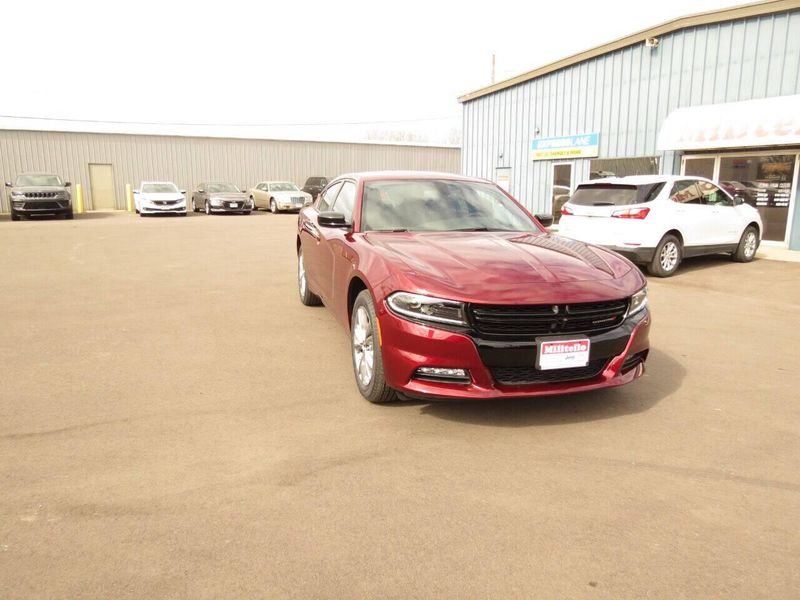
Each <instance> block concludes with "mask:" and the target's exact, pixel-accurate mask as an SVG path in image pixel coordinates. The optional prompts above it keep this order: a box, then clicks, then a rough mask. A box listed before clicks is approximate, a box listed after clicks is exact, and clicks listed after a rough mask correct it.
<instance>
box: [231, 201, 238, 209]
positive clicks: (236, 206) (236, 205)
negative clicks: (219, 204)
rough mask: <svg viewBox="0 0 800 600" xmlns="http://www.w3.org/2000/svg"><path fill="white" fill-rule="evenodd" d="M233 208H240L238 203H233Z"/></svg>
mask: <svg viewBox="0 0 800 600" xmlns="http://www.w3.org/2000/svg"><path fill="white" fill-rule="evenodd" d="M231 208H239V203H238V202H231Z"/></svg>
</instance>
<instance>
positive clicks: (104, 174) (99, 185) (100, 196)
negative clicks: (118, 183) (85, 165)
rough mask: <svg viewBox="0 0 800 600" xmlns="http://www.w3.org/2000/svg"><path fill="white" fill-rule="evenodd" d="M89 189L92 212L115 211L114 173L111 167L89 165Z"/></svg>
mask: <svg viewBox="0 0 800 600" xmlns="http://www.w3.org/2000/svg"><path fill="white" fill-rule="evenodd" d="M89 187H90V191H91V194H92V210H115V209H116V208H117V199H116V195H115V194H114V171H113V169H112V168H111V165H89Z"/></svg>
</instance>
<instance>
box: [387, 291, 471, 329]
mask: <svg viewBox="0 0 800 600" xmlns="http://www.w3.org/2000/svg"><path fill="white" fill-rule="evenodd" d="M386 304H388V305H389V308H390V309H391V310H392V312H394V313H395V314H397V315H400V316H402V317H409V318H411V319H418V320H420V321H432V322H434V323H448V324H450V325H466V324H467V322H466V319H465V318H464V304H463V303H461V302H454V301H453V300H443V299H442V298H432V297H430V296H423V295H422V294H410V293H408V292H395V293H394V294H392V295H391V296H389V297H388V298H387V299H386Z"/></svg>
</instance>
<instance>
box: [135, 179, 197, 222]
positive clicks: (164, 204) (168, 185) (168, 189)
mask: <svg viewBox="0 0 800 600" xmlns="http://www.w3.org/2000/svg"><path fill="white" fill-rule="evenodd" d="M133 204H134V206H135V207H136V212H137V213H139V214H140V215H141V216H142V217H144V216H146V215H157V214H177V215H180V216H182V217H185V216H186V190H179V189H178V186H176V185H175V184H174V183H172V182H171V181H143V182H142V184H141V185H140V186H139V189H138V190H136V191H134V192H133Z"/></svg>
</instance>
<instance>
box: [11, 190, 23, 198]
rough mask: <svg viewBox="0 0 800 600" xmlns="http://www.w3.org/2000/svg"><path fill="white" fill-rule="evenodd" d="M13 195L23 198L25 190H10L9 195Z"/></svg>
mask: <svg viewBox="0 0 800 600" xmlns="http://www.w3.org/2000/svg"><path fill="white" fill-rule="evenodd" d="M15 196H16V197H17V198H24V197H25V192H19V191H17V190H11V197H12V198H13V197H15Z"/></svg>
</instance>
